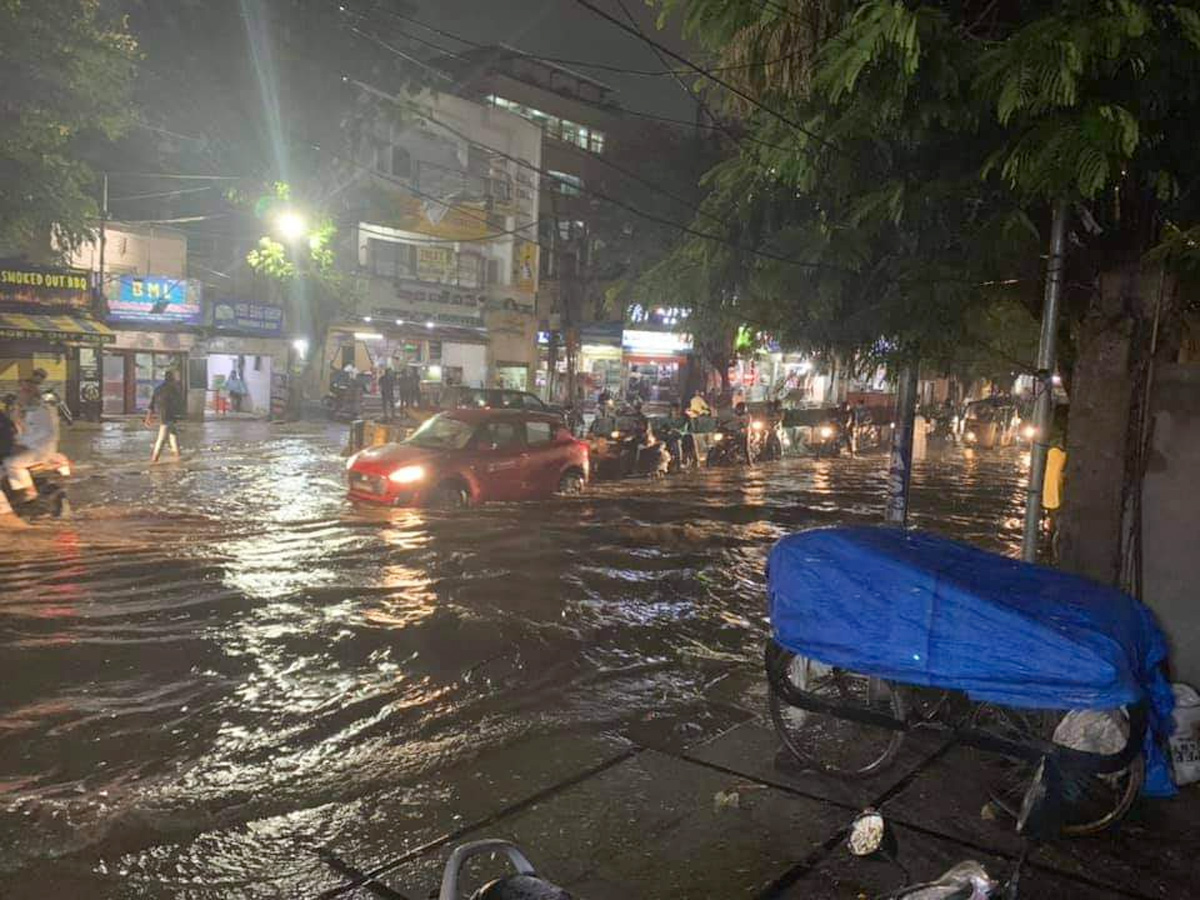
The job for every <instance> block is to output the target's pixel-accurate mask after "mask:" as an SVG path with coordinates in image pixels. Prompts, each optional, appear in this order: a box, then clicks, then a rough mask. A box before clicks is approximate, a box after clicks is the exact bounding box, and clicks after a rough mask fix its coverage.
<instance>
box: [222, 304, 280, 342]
mask: <svg viewBox="0 0 1200 900" xmlns="http://www.w3.org/2000/svg"><path fill="white" fill-rule="evenodd" d="M213 328H215V329H216V330H217V331H237V332H241V333H243V334H253V335H259V336H261V337H282V336H283V310H282V309H281V308H280V307H278V306H275V305H273V304H271V303H255V302H253V301H250V300H218V301H216V302H215V303H213Z"/></svg>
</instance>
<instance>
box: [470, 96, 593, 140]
mask: <svg viewBox="0 0 1200 900" xmlns="http://www.w3.org/2000/svg"><path fill="white" fill-rule="evenodd" d="M487 100H488V102H489V103H491V104H492V105H493V106H496V107H498V108H499V109H507V110H509V111H510V112H513V113H516V114H517V115H518V116H520V117H521V118H523V119H528V120H529V121H530V122H533V123H534V124H535V125H537V126H539V127H540V128H541V129H542V131H544V132H545V133H546V134H548V135H550V137H552V138H556V139H558V140H560V141H566V142H567V143H569V144H574V145H575V146H576V147H582V148H583V149H584V150H590V151H591V152H592V153H603V152H604V134H603V132H599V131H596V130H595V129H594V128H588V127H586V126H584V125H580V124H579V123H578V122H572V121H570V120H569V119H560V118H559V117H558V116H552V115H550V114H549V113H546V112H542V111H541V110H540V109H534V108H533V107H530V106H524V105H523V104H520V103H514V102H513V101H511V100H505V99H504V98H503V97H498V96H496V95H495V94H491V95H489V96H488V98H487Z"/></svg>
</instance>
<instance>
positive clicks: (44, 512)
mask: <svg viewBox="0 0 1200 900" xmlns="http://www.w3.org/2000/svg"><path fill="white" fill-rule="evenodd" d="M45 397H49V398H53V400H54V401H57V399H58V398H57V397H56V396H55V395H54V393H53V392H49V391H48V392H47V394H46V395H45ZM15 399H16V398H15V397H5V398H4V401H3V403H2V404H0V459H3V458H4V457H6V456H8V455H9V454H10V453H11V452H12V450H13V447H14V446H15V444H16V441H15V438H16V428H15V427H14V426H13V424H12V418H11V416H10V412H11V409H12V405H13V403H14V402H15ZM44 399H45V398H44ZM46 402H48V403H49V402H50V400H47V401H46ZM29 474H30V476H31V477H32V478H33V486H34V487H35V488H36V489H37V497H36V499H34V500H28V501H27V500H25V498H24V497H22V496H20V495H18V494H17V493H16V492H15V491H14V490H13V489H12V487H11V485H9V483H8V479H7V478H5V477H3V475H0V491H3V492H4V496H5V497H6V498H7V499H8V502H9V505H10V506H11V507H12V509H13V512H15V513H16V514H17V515H18V516H20V517H21V518H22V519H25V520H26V521H33V520H36V519H45V518H54V519H58V518H62V517H63V516H66V515H69V514H70V511H71V510H70V503H69V502H68V501H67V492H66V489H65V488H63V486H62V484H61V480H62V479H64V478H68V477H70V475H71V461H70V460H69V459H67V458H66V457H65V456H63V455H62V454H61V453H55V454H53V455H52V456H51V457H50V458H49V459H47V460H46V461H45V462H43V463H40V464H38V465H36V466H33V467H32V468H30V469H29Z"/></svg>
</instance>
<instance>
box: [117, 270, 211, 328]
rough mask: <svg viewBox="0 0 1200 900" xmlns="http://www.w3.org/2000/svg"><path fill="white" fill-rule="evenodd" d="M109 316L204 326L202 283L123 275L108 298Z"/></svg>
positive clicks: (179, 279)
mask: <svg viewBox="0 0 1200 900" xmlns="http://www.w3.org/2000/svg"><path fill="white" fill-rule="evenodd" d="M114 294H115V296H114ZM108 318H109V320H110V321H119V322H140V323H155V324H166V325H203V324H204V307H203V304H202V302H201V288H200V282H198V281H188V280H187V279H184V278H165V277H163V276H161V275H147V276H145V277H143V276H141V275H122V276H121V278H120V281H119V282H118V284H117V286H116V289H115V291H113V292H112V293H110V294H109V297H108Z"/></svg>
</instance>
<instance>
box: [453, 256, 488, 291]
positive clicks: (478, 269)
mask: <svg viewBox="0 0 1200 900" xmlns="http://www.w3.org/2000/svg"><path fill="white" fill-rule="evenodd" d="M458 285H459V287H465V288H479V287H482V286H483V257H482V256H481V255H480V254H478V253H460V254H458Z"/></svg>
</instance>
